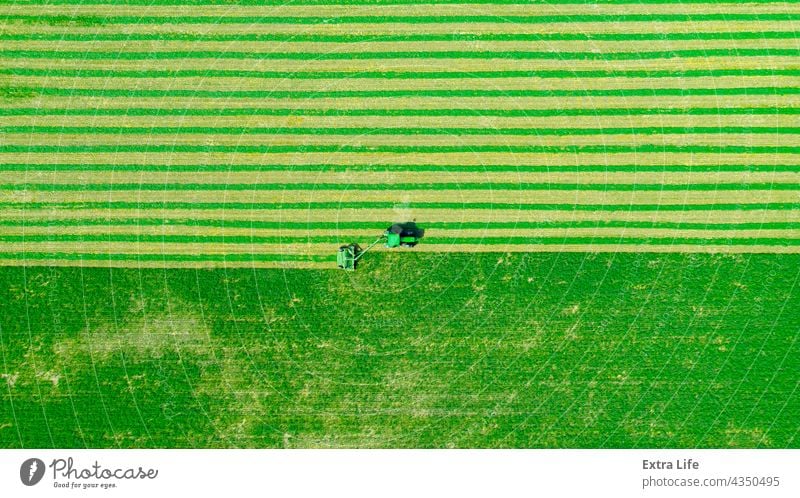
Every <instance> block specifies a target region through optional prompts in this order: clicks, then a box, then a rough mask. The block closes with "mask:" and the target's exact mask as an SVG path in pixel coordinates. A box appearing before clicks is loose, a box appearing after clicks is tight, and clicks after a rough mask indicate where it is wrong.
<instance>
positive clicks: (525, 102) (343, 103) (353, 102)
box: [3, 85, 800, 124]
mask: <svg viewBox="0 0 800 498" xmlns="http://www.w3.org/2000/svg"><path fill="white" fill-rule="evenodd" d="M762 86H769V85H762ZM578 88H580V87H578ZM797 105H800V96H799V95H783V96H781V95H734V96H730V95H699V96H659V97H654V96H652V95H650V96H626V97H450V98H445V97H396V98H386V97H383V98H350V97H347V98H335V99H328V98H320V99H317V98H306V99H267V98H265V99H255V98H246V99H240V98H197V99H194V98H190V97H174V98H173V97H170V98H163V97H145V98H128V97H113V98H112V97H110V98H99V97H30V98H28V97H18V98H17V97H15V98H14V99H13V100H10V101H8V102H7V103H6V102H4V103H3V106H4V107H6V108H9V109H12V108H19V107H22V108H30V107H35V108H47V109H51V108H52V109H65V108H73V109H100V108H112V109H128V108H148V109H158V108H165V109H220V108H223V109H242V108H245V109H251V108H264V109H273V108H274V109H473V110H475V111H477V112H478V113H479V114H480V111H481V110H485V109H523V110H524V109H568V108H569V109H571V108H578V109H600V108H614V109H620V108H622V109H624V108H631V107H643V108H661V107H712V108H713V107H793V106H797ZM208 118H209V119H213V118H214V116H209V117H208ZM74 119H75V122H76V124H79V123H80V122H81V120H82V119H85V118H84V117H83V116H76V117H75V118H74Z"/></svg>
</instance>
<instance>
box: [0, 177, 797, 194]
mask: <svg viewBox="0 0 800 498" xmlns="http://www.w3.org/2000/svg"><path fill="white" fill-rule="evenodd" d="M45 180H48V181H49V179H45ZM0 190H16V191H26V192H82V191H93V192H97V191H100V192H117V191H186V190H188V191H193V192H202V191H220V190H221V191H311V192H313V191H324V190H345V191H381V190H392V191H430V190H433V191H456V192H458V191H465V190H481V191H489V192H491V191H494V190H512V191H553V190H562V191H601V192H636V191H643V192H667V191H673V192H675V191H677V192H689V191H703V192H717V191H736V192H739V191H781V190H785V191H800V183H778V182H765V183H751V182H739V183H678V184H672V183H650V184H647V183H524V182H519V183H493V182H482V183H447V182H441V183H394V184H384V183H188V182H182V183H145V182H139V183H0Z"/></svg>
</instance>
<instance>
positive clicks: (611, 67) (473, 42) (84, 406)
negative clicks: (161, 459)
mask: <svg viewBox="0 0 800 498" xmlns="http://www.w3.org/2000/svg"><path fill="white" fill-rule="evenodd" d="M798 21H800V2H796V1H794V0H792V1H781V2H778V1H771V0H751V1H746V2H713V1H711V0H686V1H682V2H678V1H677V0H674V1H673V0H597V1H595V2H590V1H585V0H550V1H546V0H527V1H526V0H441V1H437V2H432V3H425V2H420V1H412V0H297V1H292V2H284V1H277V0H258V1H257V0H114V1H112V0H14V1H3V0H0V267H2V268H0V296H1V297H2V298H1V299H0V353H2V356H0V361H2V363H0V368H1V369H2V370H1V371H0V375H2V379H0V447H61V446H67V447H73V446H74V447H84V446H90V447H234V446H235V447H240V446H241V447H396V446H400V447H446V446H455V447H471V446H478V447H648V446H656V447H774V448H784V447H797V446H798V426H797V422H796V421H793V420H792V416H791V415H793V414H796V413H798V411H799V410H800V397H799V396H798V392H797V390H798V383H797V372H798V367H800V365H798V358H800V355H798V353H800V351H798V348H799V347H800V346H798V344H797V339H798V330H800V329H799V328H798V326H800V323H798V322H799V321H800V317H798V316H797V313H794V312H793V310H794V309H796V308H797V304H798V299H800V292H798V290H797V285H796V284H797V278H798V276H800V270H798V263H799V262H800V259H798V258H800V254H798V253H800V161H798V159H799V158H800V140H798V138H799V137H800V121H798V119H800V48H799V47H800V45H798V35H797V29H796V25H797V22H798ZM410 221H414V222H415V223H416V224H417V225H418V226H420V227H421V228H423V229H424V230H425V236H424V238H423V239H422V241H421V242H420V244H419V245H418V246H416V247H415V248H413V249H408V250H406V249H402V250H393V251H390V250H389V249H386V248H383V247H381V246H380V245H379V246H378V247H376V249H375V250H374V252H370V253H369V257H366V258H364V259H363V260H362V261H361V263H360V267H359V269H358V270H357V271H356V272H354V273H346V272H341V271H337V270H335V267H336V263H335V259H336V258H335V251H336V249H337V248H338V247H339V246H340V245H341V244H345V243H351V242H358V243H360V244H362V245H365V244H366V243H369V242H371V241H373V240H374V239H375V237H376V236H378V235H379V234H380V233H381V232H382V231H383V230H384V229H385V228H386V227H387V226H388V225H389V224H391V223H393V222H410Z"/></svg>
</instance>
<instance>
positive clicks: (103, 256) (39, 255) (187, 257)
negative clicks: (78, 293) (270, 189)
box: [0, 251, 336, 262]
mask: <svg viewBox="0 0 800 498" xmlns="http://www.w3.org/2000/svg"><path fill="white" fill-rule="evenodd" d="M0 259H5V260H9V259H18V260H24V259H34V260H48V259H49V260H69V261H80V260H87V261H186V262H193V261H198V262H200V261H256V262H266V261H292V262H295V261H305V262H327V261H335V260H336V256H335V255H325V256H321V255H304V254H265V253H261V252H259V253H255V254H147V253H145V254H122V253H73V252H27V251H26V252H0Z"/></svg>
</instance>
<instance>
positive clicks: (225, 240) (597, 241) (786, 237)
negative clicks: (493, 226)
mask: <svg viewBox="0 0 800 498" xmlns="http://www.w3.org/2000/svg"><path fill="white" fill-rule="evenodd" d="M594 230H595V229H592V233H593V234H594V233H595V232H594ZM636 231H637V230H630V232H636ZM759 233H760V230H756V231H755V232H754V233H748V234H744V235H742V234H733V235H731V236H727V237H687V236H683V235H681V234H677V233H676V234H674V235H672V234H671V235H667V236H649V237H648V236H645V237H641V236H640V237H637V236H627V235H613V236H603V235H601V234H597V235H590V236H578V235H560V236H555V237H547V236H540V235H533V236H511V235H507V236H492V235H486V234H483V233H481V235H475V236H468V235H467V234H464V236H461V237H456V236H449V237H448V236H426V237H425V238H424V242H425V244H426V245H429V246H430V245H476V246H485V245H503V246H506V245H549V246H552V245H563V244H571V245H586V246H591V245H608V244H614V245H617V244H624V245H646V246H650V245H653V246H663V245H668V246H671V245H699V246H721V245H739V246H800V238H798V237H797V236H798V234H797V232H784V233H782V234H781V236H780V237H765V236H758V234H759ZM345 237H346V234H339V235H310V234H308V235H254V234H249V235H173V234H169V235H166V234H142V233H102V234H84V233H79V234H74V233H70V234H53V233H48V234H28V233H26V234H23V235H7V234H0V243H2V244H5V246H4V247H6V248H11V247H18V245H19V244H22V243H27V244H43V243H81V244H91V243H110V244H113V243H120V242H124V243H136V244H158V245H155V246H151V247H149V248H148V247H147V246H144V247H137V250H140V251H143V252H144V253H146V252H148V251H150V250H155V251H159V252H160V251H165V250H167V249H168V247H166V246H164V245H165V244H213V245H217V246H232V245H241V244H244V245H256V244H281V245H283V244H286V245H290V244H325V245H323V246H320V247H319V248H317V250H318V251H320V252H324V251H326V250H328V251H329V250H331V246H333V245H335V244H342V243H347V242H348V240H347V239H346V238H345ZM15 244H16V245H15ZM328 244H329V245H328ZM36 247H37V246H36V245H28V246H26V247H25V249H23V251H25V252H27V251H28V250H30V251H33V252H36ZM82 247H83V250H87V249H89V248H90V247H91V245H84V246H82ZM176 248H177V249H179V250H182V249H183V248H182V247H179V246H178V247H176ZM98 249H99V250H103V249H104V246H99V247H98ZM304 249H305V251H304V252H306V253H307V252H309V250H312V249H311V248H308V247H306V248H304ZM476 250H478V249H476ZM312 251H313V250H312ZM186 252H187V254H194V251H189V250H187V251H186Z"/></svg>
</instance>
